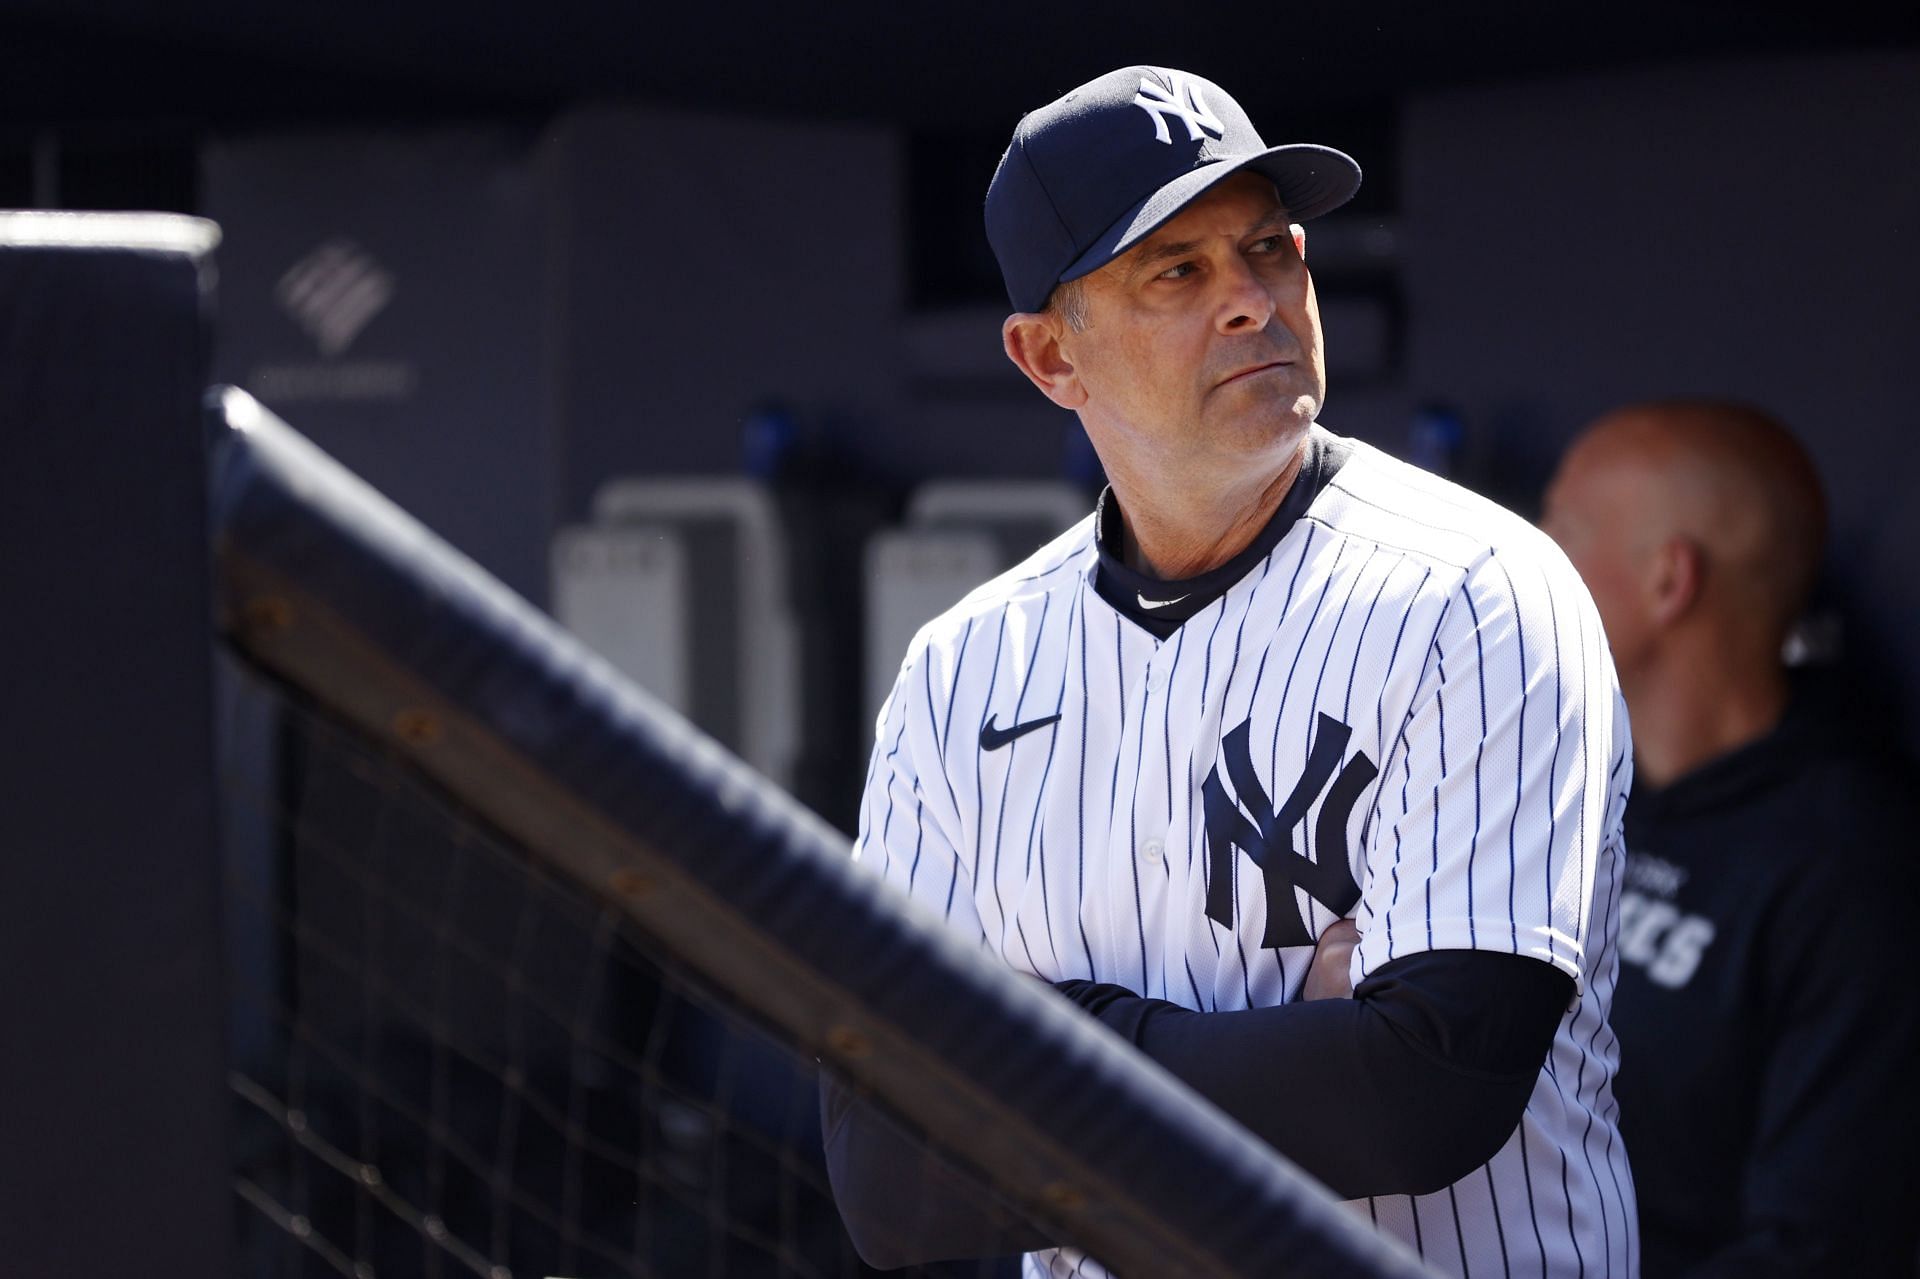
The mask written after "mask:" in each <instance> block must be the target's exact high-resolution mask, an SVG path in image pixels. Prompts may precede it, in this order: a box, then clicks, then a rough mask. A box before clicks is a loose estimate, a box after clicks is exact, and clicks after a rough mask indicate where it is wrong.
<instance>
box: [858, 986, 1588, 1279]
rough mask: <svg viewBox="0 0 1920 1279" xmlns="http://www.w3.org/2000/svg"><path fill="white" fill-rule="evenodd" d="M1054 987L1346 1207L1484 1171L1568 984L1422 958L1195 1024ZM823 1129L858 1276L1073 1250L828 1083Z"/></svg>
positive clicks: (1525, 1091) (1519, 1102) (1102, 991)
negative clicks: (1330, 992) (999, 1206)
mask: <svg viewBox="0 0 1920 1279" xmlns="http://www.w3.org/2000/svg"><path fill="white" fill-rule="evenodd" d="M1055 986H1056V988H1057V989H1058V990H1060V991H1061V993H1063V994H1064V995H1066V996H1067V997H1068V998H1069V999H1071V1000H1072V1001H1073V1002H1074V1003H1076V1004H1078V1005H1079V1006H1080V1007H1081V1008H1083V1009H1084V1010H1086V1011H1087V1012H1088V1013H1090V1014H1092V1015H1093V1016H1094V1017H1096V1018H1098V1019H1099V1020H1100V1021H1101V1022H1102V1023H1103V1024H1104V1025H1106V1026H1107V1027H1108V1028H1109V1029H1111V1030H1113V1031H1114V1032H1115V1033H1117V1034H1119V1035H1120V1036H1121V1037H1123V1038H1125V1039H1126V1040H1128V1041H1129V1042H1131V1043H1133V1044H1134V1045H1136V1046H1137V1047H1138V1048H1140V1049H1141V1051H1143V1052H1144V1053H1146V1055H1147V1056H1149V1057H1151V1058H1153V1059H1154V1060H1155V1061H1157V1062H1159V1063H1160V1065H1162V1066H1164V1067H1165V1068H1166V1069H1167V1070H1168V1071H1169V1072H1171V1073H1172V1074H1174V1075H1175V1076H1177V1077H1179V1078H1180V1079H1182V1080H1184V1081H1185V1082H1186V1083H1187V1084H1188V1085H1190V1086H1191V1087H1192V1088H1194V1090H1195V1091H1197V1092H1199V1093H1200V1094H1201V1095H1202V1096H1204V1097H1206V1098H1208V1099H1209V1100H1210V1101H1212V1102H1213V1103H1214V1104H1215V1105H1217V1106H1219V1107H1220V1108H1221V1109H1222V1110H1224V1111H1226V1112H1227V1113H1228V1114H1230V1115H1232V1116H1233V1117H1234V1118H1235V1119H1237V1120H1239V1121H1240V1122H1241V1123H1242V1124H1244V1125H1245V1126H1246V1127H1247V1128H1248V1129H1250V1130H1251V1131H1252V1132H1254V1133H1255V1134H1256V1135H1258V1136H1260V1137H1262V1138H1264V1139H1265V1140H1266V1141H1267V1142H1269V1143H1270V1144H1272V1145H1273V1147H1274V1148H1275V1149H1277V1150H1279V1151H1280V1152H1281V1153H1282V1154H1284V1155H1286V1156H1287V1157H1288V1158H1289V1159H1291V1160H1293V1161H1294V1162H1295V1163H1297V1164H1299V1165H1300V1166H1301V1167H1302V1168H1304V1169H1305V1170H1306V1171H1307V1172H1309V1173H1311V1174H1312V1175H1313V1176H1315V1177H1317V1178H1319V1179H1320V1180H1321V1181H1323V1182H1325V1183H1326V1184H1327V1185H1328V1186H1329V1187H1331V1188H1332V1189H1333V1191H1334V1193H1336V1194H1338V1195H1340V1196H1342V1197H1343V1198H1349V1199H1357V1198H1362V1197H1365V1196H1367V1195H1384V1194H1425V1193H1429V1192H1432V1191H1436V1190H1439V1189H1442V1188H1443V1187H1445V1186H1448V1185H1451V1184H1452V1183H1453V1182H1455V1181H1458V1180H1459V1179H1460V1178H1461V1177H1464V1176H1466V1175H1467V1174H1468V1173H1469V1172H1472V1171H1473V1170H1474V1169H1475V1168H1477V1167H1479V1166H1480V1165H1481V1164H1483V1163H1485V1162H1486V1161H1487V1160H1488V1159H1490V1158H1492V1156H1493V1155H1494V1153H1495V1152H1496V1151H1498V1150H1499V1148H1500V1147H1501V1146H1502V1145H1503V1144H1505V1142H1506V1141H1507V1139H1508V1138H1509V1137H1510V1136H1511V1135H1512V1134H1513V1130H1514V1128H1515V1126H1516V1125H1517V1124H1518V1123H1519V1121H1520V1113H1521V1111H1522V1110H1524V1109H1525V1107H1526V1103H1527V1098H1528V1096H1529V1095H1530V1094H1531V1093H1532V1091H1533V1086H1534V1083H1535V1081H1536V1080H1537V1079H1538V1077H1539V1074H1540V1069H1541V1066H1542V1064H1543V1063H1544V1062H1545V1060H1546V1056H1547V1051H1548V1049H1549V1048H1550V1047H1551V1046H1552V1044H1553V1036H1554V1032H1555V1029H1556V1028H1557V1027H1558V1025H1559V1023H1560V1019H1561V1018H1562V1017H1563V1016H1564V1015H1565V1014H1566V1010H1567V1007H1568V1004H1569V1002H1570V1001H1571V999H1572V997H1573V979H1572V978H1570V977H1568V976H1567V975H1566V974H1565V973H1563V972H1561V971H1559V970H1558V969H1556V968H1553V967H1552V966H1550V965H1548V964H1545V963H1542V962H1540V961H1538V960H1534V959H1529V958H1526V957H1524V956H1519V955H1505V954H1499V953H1495V952H1488V951H1429V952H1423V953H1420V954H1415V955H1408V956H1404V957H1402V958H1400V959H1396V960H1394V961H1393V962H1392V963H1389V964H1386V965H1384V966H1383V967H1381V968H1380V969H1379V970H1378V971H1377V972H1375V973H1374V974H1373V975H1372V976H1370V977H1369V978H1368V979H1367V980H1366V981H1364V982H1362V983H1361V984H1360V987H1359V988H1358V989H1357V990H1355V991H1354V997H1353V998H1352V999H1323V1000H1317V1001H1314V1002H1310V1003H1293V1004H1282V1005H1278V1006H1276V1007H1272V1008H1253V1009H1245V1010H1240V1011H1235V1012H1215V1013H1205V1012H1194V1011H1192V1010H1191V1009H1186V1008H1181V1007H1179V1006H1178V1005H1176V1004H1170V1003H1168V1002H1166V1001H1165V1000H1160V999H1147V998H1142V997H1141V996H1138V995H1135V994H1134V993H1133V992H1132V991H1129V990H1127V989H1125V988H1123V987H1120V986H1113V985H1106V984H1102V983H1097V982H1089V981H1064V982H1057V983H1055ZM823 1105H824V1113H823V1116H822V1119H823V1127H824V1129H825V1136H826V1153H827V1165H828V1170H829V1173H830V1175H831V1177H832V1181H833V1188H834V1197H835V1199H836V1200H837V1202H838V1203H839V1205H840V1210H841V1215H842V1217H843V1218H844V1219H845V1220H846V1223H847V1226H848V1229H849V1232H850V1233H851V1234H852V1236H853V1239H854V1242H855V1244H856V1246H857V1247H858V1248H859V1251H860V1254H861V1256H862V1257H864V1258H865V1259H866V1260H867V1261H868V1263H869V1264H873V1265H879V1266H883V1267H885V1266H900V1265H907V1264H912V1263H916V1262H926V1261H933V1260H953V1259H959V1258H973V1257H992V1256H1002V1255H1006V1254H1008V1253H1012V1252H1021V1251H1031V1250H1034V1249H1036V1248H1044V1247H1051V1246H1056V1245H1059V1244H1062V1243H1066V1242H1070V1241H1066V1240H1061V1239H1053V1238H1049V1237H1048V1236H1047V1234H1046V1233H1045V1232H1043V1231H1041V1230H1040V1229H1038V1228H1036V1227H1034V1226H1032V1225H1030V1224H1028V1223H1025V1222H1022V1221H1019V1220H1018V1219H1017V1218H1014V1217H1012V1216H1011V1215H1010V1214H1008V1213H1006V1212H1005V1211H1003V1210H996V1209H995V1208H994V1207H992V1206H991V1205H990V1204H989V1203H988V1201H987V1199H986V1198H985V1196H984V1195H982V1194H981V1193H980V1192H979V1191H977V1190H976V1189H974V1188H973V1187H972V1186H971V1185H970V1184H969V1183H968V1182H967V1181H966V1180H965V1179H964V1178H962V1177H961V1176H960V1175H959V1174H957V1173H954V1172H952V1171H950V1170H947V1169H945V1168H943V1167H941V1166H939V1165H938V1164H936V1163H934V1162H933V1161H932V1160H930V1159H929V1157H928V1156H927V1154H926V1151H925V1148H924V1147H923V1146H921V1145H919V1144H918V1143H916V1142H914V1141H912V1140H911V1139H909V1138H907V1137H906V1136H904V1135H902V1134H901V1133H900V1132H899V1131H898V1130H897V1129H896V1128H894V1127H893V1125H891V1124H889V1123H888V1122H887V1121H886V1120H884V1119H883V1118H881V1117H880V1116H879V1115H878V1114H876V1113H875V1112H874V1111H873V1110H871V1109H870V1108H869V1107H867V1106H866V1105H864V1104H861V1103H859V1102H857V1101H854V1100H853V1099H852V1098H851V1097H850V1095H849V1094H848V1093H847V1092H846V1091H845V1090H844V1089H842V1088H840V1087H839V1086H837V1085H834V1084H832V1083H831V1082H827V1083H825V1084H823Z"/></svg>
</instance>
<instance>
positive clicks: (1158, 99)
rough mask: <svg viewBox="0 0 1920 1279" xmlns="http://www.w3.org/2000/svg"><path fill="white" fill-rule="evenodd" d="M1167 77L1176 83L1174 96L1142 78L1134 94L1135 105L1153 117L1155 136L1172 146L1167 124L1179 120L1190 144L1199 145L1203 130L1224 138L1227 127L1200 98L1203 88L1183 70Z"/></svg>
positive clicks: (1170, 72) (1156, 84) (1170, 73)
mask: <svg viewBox="0 0 1920 1279" xmlns="http://www.w3.org/2000/svg"><path fill="white" fill-rule="evenodd" d="M1167 77H1168V78H1169V79H1170V80H1172V81H1173V91H1172V92H1171V93H1169V92H1168V91H1167V90H1166V89H1164V88H1162V87H1161V86H1160V85H1159V83H1158V82H1156V81H1153V80H1149V79H1147V78H1146V77H1145V76H1142V77H1141V78H1140V92H1138V93H1136V94H1134V95H1133V105H1134V106H1136V107H1139V108H1140V109H1141V110H1142V111H1145V112H1146V113H1147V114H1148V115H1150V116H1152V117H1153V136H1154V137H1155V138H1157V139H1158V140H1159V141H1161V142H1164V143H1166V144H1167V145H1168V146H1172V145H1173V136H1172V135H1171V134H1169V133H1168V132H1167V121H1168V120H1169V119H1177V120H1179V121H1180V122H1181V123H1183V124H1185V125H1186V126H1187V140H1188V141H1189V142H1198V141H1199V140H1200V136H1201V132H1202V131H1203V130H1204V131H1205V132H1207V133H1211V134H1212V135H1213V136H1214V137H1216V138H1219V137H1224V136H1225V135H1226V132H1227V126H1226V125H1224V124H1222V123H1221V122H1220V117H1219V116H1217V115H1215V114H1214V113H1213V108H1211V107H1209V106H1208V105H1207V101H1206V99H1205V98H1203V97H1201V96H1200V86H1199V85H1197V84H1195V83H1194V82H1193V81H1191V80H1189V79H1188V78H1187V76H1186V73H1185V72H1182V71H1169V72H1167Z"/></svg>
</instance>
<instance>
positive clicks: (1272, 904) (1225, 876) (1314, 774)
mask: <svg viewBox="0 0 1920 1279" xmlns="http://www.w3.org/2000/svg"><path fill="white" fill-rule="evenodd" d="M1251 726H1252V721H1251V720H1249V721H1246V722H1244V723H1242V724H1241V725H1240V727H1238V728H1236V729H1234V730H1233V731H1232V732H1230V733H1228V734H1227V736H1226V740H1224V741H1223V742H1221V743H1220V745H1221V748H1222V750H1223V752H1224V753H1225V756H1226V761H1225V762H1226V766H1227V776H1229V777H1231V778H1232V779H1233V789H1234V793H1235V794H1237V795H1238V796H1239V797H1240V799H1239V803H1235V802H1234V800H1233V799H1232V798H1231V797H1229V796H1228V794H1227V789H1226V787H1225V786H1223V785H1221V783H1220V765H1218V764H1215V765H1214V766H1213V771H1212V772H1211V773H1208V774H1207V780H1206V784H1205V785H1204V786H1203V787H1202V788H1201V793H1202V795H1203V797H1204V799H1205V805H1206V814H1207V853H1208V863H1207V917H1208V918H1209V919H1211V920H1213V921H1214V922H1215V923H1217V924H1220V925H1223V926H1224V927H1227V928H1231V927H1233V850H1234V849H1236V848H1238V849H1239V850H1240V851H1241V852H1243V853H1245V854H1246V855H1247V856H1248V857H1250V858H1251V859H1252V860H1253V864H1254V865H1256V866H1258V867H1259V868H1260V870H1261V872H1262V873H1263V874H1264V875H1265V877H1266V882H1267V930H1266V935H1265V936H1264V937H1263V938H1262V939H1261V942H1260V944H1261V945H1262V946H1311V945H1312V944H1313V933H1312V932H1311V931H1310V929H1309V926H1308V925H1309V922H1310V921H1309V920H1308V919H1306V918H1304V917H1303V913H1302V911H1301V910H1300V909H1299V908H1298V906H1297V905H1296V904H1295V902H1294V899H1293V890H1294V889H1295V888H1304V889H1305V890H1306V891H1307V895H1308V896H1310V897H1312V898H1313V899H1314V900H1315V901H1317V902H1319V903H1320V904H1321V905H1322V906H1325V907H1326V908H1327V909H1328V910H1330V911H1332V912H1333V913H1334V914H1335V915H1345V914H1346V913H1347V912H1348V911H1349V910H1352V909H1353V904H1354V903H1355V902H1356V901H1358V900H1360V886H1359V885H1358V884H1356V883H1355V882H1354V879H1353V872H1352V871H1351V870H1350V869H1348V866H1347V819H1348V818H1349V817H1351V816H1352V815H1353V806H1354V805H1355V804H1356V803H1358V802H1359V799H1360V793H1361V792H1362V791H1364V790H1366V788H1367V784H1368V783H1369V782H1371V781H1372V780H1373V779H1374V777H1375V776H1377V775H1378V774H1379V771H1380V770H1379V769H1377V768H1375V767H1374V763H1373V761H1372V760H1370V759H1368V758H1367V755H1366V752H1365V751H1356V752H1354V756H1353V758H1352V759H1350V760H1347V762H1346V765H1345V767H1342V766H1341V764H1340V761H1341V759H1342V758H1343V757H1344V756H1345V755H1346V753H1347V741H1348V739H1349V738H1351V737H1352V736H1353V730H1352V729H1351V728H1349V727H1348V726H1347V725H1345V724H1342V723H1341V722H1340V721H1339V720H1337V719H1335V718H1333V716H1331V715H1327V714H1325V713H1322V714H1321V716H1320V719H1319V724H1318V727H1317V729H1316V731H1315V732H1314V742H1313V751H1312V753H1311V754H1309V755H1308V756H1307V767H1306V771H1305V772H1303V773H1301V774H1300V780H1299V781H1297V782H1295V783H1294V784H1293V790H1292V792H1291V793H1289V794H1288V795H1287V799H1286V802H1285V803H1284V804H1282V805H1280V808H1279V810H1278V811H1275V810H1274V809H1273V807H1272V804H1273V801H1272V800H1271V799H1269V798H1268V796H1267V792H1266V789H1265V788H1264V787H1262V786H1261V785H1260V779H1259V777H1257V776H1255V774H1254V771H1253V759H1252V756H1251V755H1250V754H1249V753H1248V750H1247V734H1248V731H1249V729H1250V728H1251ZM1335 769H1339V773H1340V775H1339V777H1338V778H1334V770H1335ZM1329 779H1333V785H1332V787H1331V789H1329V788H1328V786H1327V782H1328V780H1329ZM1323 790H1324V791H1326V792H1327V798H1326V802H1325V803H1323V804H1322V805H1321V806H1320V820H1319V821H1317V822H1316V823H1315V824H1314V828H1313V833H1314V845H1315V848H1316V849H1317V850H1318V852H1319V854H1320V859H1319V860H1318V861H1317V862H1316V861H1313V860H1310V859H1309V858H1307V857H1304V856H1302V855H1301V854H1299V853H1297V852H1295V851H1294V849H1293V828H1294V827H1295V826H1297V825H1299V823H1300V820H1301V819H1302V818H1303V817H1305V816H1306V815H1307V809H1309V808H1311V807H1312V806H1313V801H1314V800H1315V799H1317V798H1318V797H1319V795H1320V792H1321V791H1323ZM1243 806H1244V808H1245V809H1246V810H1247V811H1246V812H1245V813H1243V812H1242V811H1241V809H1242V807H1243ZM1249 814H1251V816H1252V820H1251V821H1249V820H1248V815H1249Z"/></svg>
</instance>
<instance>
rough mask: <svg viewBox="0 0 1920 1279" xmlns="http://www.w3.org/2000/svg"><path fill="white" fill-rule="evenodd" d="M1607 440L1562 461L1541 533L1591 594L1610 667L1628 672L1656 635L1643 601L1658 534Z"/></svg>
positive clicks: (1579, 447) (1632, 473)
mask: <svg viewBox="0 0 1920 1279" xmlns="http://www.w3.org/2000/svg"><path fill="white" fill-rule="evenodd" d="M1611 444H1612V441H1608V440H1604V439H1601V438H1599V437H1590V438H1588V439H1586V440H1582V441H1580V442H1579V443H1576V444H1575V445H1574V447H1573V448H1572V449H1570V450H1569V451H1568V453H1567V455H1566V456H1565V457H1564V458H1562V459H1561V462H1560V469H1559V471H1558V472H1556V473H1555V475H1554V477H1553V480H1552V482H1551V483H1550V484H1549V485H1548V487H1547V493H1546V500H1545V504H1544V509H1543V510H1542V512H1541V517H1540V527H1541V528H1542V529H1544V530H1546V532H1547V535H1548V536H1550V537H1552V538H1553V540H1554V541H1556V542H1558V543H1559V544H1560V549H1561V550H1563V551H1565V552H1566V553H1567V558H1568V559H1569V560H1572V561H1573V566H1574V568H1576V569H1577V570H1579V573H1580V577H1581V579H1582V580H1583V581H1585V582H1586V584H1587V591H1588V593H1589V594H1591V595H1592V596H1593V603H1594V606H1595V607H1596V608H1598V609H1599V610H1600V623H1601V625H1602V626H1604V627H1605V628H1606V632H1607V646H1608V647H1609V648H1610V649H1612V650H1613V660H1614V663H1615V664H1616V665H1617V666H1618V667H1619V668H1620V670H1621V672H1622V673H1623V674H1624V673H1626V672H1627V671H1628V670H1629V668H1630V667H1632V666H1633V665H1634V664H1635V663H1636V662H1637V661H1638V660H1639V659H1640V657H1641V656H1642V654H1643V653H1644V652H1645V650H1646V648H1647V645H1648V644H1649V642H1650V641H1651V639H1652V636H1653V619H1652V618H1651V616H1650V615H1649V611H1648V606H1647V601H1646V581H1647V575H1648V557H1649V555H1651V553H1652V547H1651V545H1650V542H1651V540H1652V536H1651V535H1652V534H1653V533H1654V532H1655V530H1653V529H1652V528H1651V526H1650V522H1649V521H1648V520H1647V519H1645V518H1642V517H1643V515H1644V509H1643V508H1644V498H1645V490H1646V485H1645V484H1644V482H1640V481H1643V480H1644V476H1641V475H1640V474H1639V472H1638V470H1637V469H1636V468H1635V467H1634V466H1632V465H1630V464H1628V463H1627V462H1626V460H1625V459H1622V458H1621V457H1620V456H1618V450H1617V449H1615V448H1613V447H1611Z"/></svg>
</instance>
